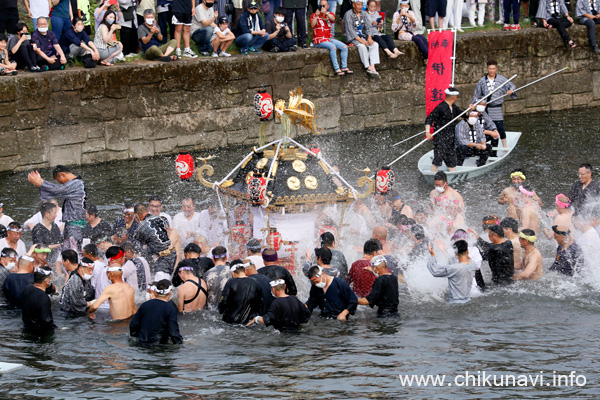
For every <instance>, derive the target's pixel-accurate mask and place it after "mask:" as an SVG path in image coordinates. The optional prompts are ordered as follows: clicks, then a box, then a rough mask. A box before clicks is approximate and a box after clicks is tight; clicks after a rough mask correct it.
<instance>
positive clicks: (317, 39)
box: [310, 12, 335, 44]
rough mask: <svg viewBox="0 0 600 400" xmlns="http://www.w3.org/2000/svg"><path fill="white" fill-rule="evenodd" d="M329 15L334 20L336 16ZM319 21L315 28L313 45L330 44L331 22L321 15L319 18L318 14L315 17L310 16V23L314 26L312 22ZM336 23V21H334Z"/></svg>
mask: <svg viewBox="0 0 600 400" xmlns="http://www.w3.org/2000/svg"><path fill="white" fill-rule="evenodd" d="M327 14H329V15H331V16H333V18H335V15H334V14H333V13H330V12H327ZM315 18H316V19H317V24H316V25H315V27H314V28H313V43H314V44H319V43H322V42H329V39H330V38H331V27H330V26H329V21H331V20H327V21H326V20H325V18H323V17H321V16H320V15H319V16H317V14H316V13H314V14H313V15H311V16H310V23H311V25H312V21H313V19H315ZM334 22H335V19H334Z"/></svg>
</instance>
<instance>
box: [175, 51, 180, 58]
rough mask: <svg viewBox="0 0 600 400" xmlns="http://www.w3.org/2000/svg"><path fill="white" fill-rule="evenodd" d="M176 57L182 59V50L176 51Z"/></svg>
mask: <svg viewBox="0 0 600 400" xmlns="http://www.w3.org/2000/svg"><path fill="white" fill-rule="evenodd" d="M175 55H176V56H177V58H181V49H175Z"/></svg>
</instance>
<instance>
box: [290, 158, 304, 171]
mask: <svg viewBox="0 0 600 400" xmlns="http://www.w3.org/2000/svg"><path fill="white" fill-rule="evenodd" d="M292 168H294V171H296V172H298V173H299V174H301V173H303V172H304V171H306V164H304V161H302V160H294V162H293V163H292Z"/></svg>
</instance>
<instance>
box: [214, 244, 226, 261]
mask: <svg viewBox="0 0 600 400" xmlns="http://www.w3.org/2000/svg"><path fill="white" fill-rule="evenodd" d="M223 254H227V249H226V248H225V247H223V246H217V247H215V248H214V249H212V255H213V258H215V256H222V255H223ZM216 258H219V257H216Z"/></svg>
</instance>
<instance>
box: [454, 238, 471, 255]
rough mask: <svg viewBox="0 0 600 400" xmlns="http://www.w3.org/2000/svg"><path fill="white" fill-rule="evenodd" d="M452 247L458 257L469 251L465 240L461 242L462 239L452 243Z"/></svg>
mask: <svg viewBox="0 0 600 400" xmlns="http://www.w3.org/2000/svg"><path fill="white" fill-rule="evenodd" d="M452 247H454V251H455V252H456V254H458V255H462V254H465V253H466V252H467V250H469V244H468V243H467V241H466V240H462V239H461V240H457V241H456V242H454V244H453V245H452Z"/></svg>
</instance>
